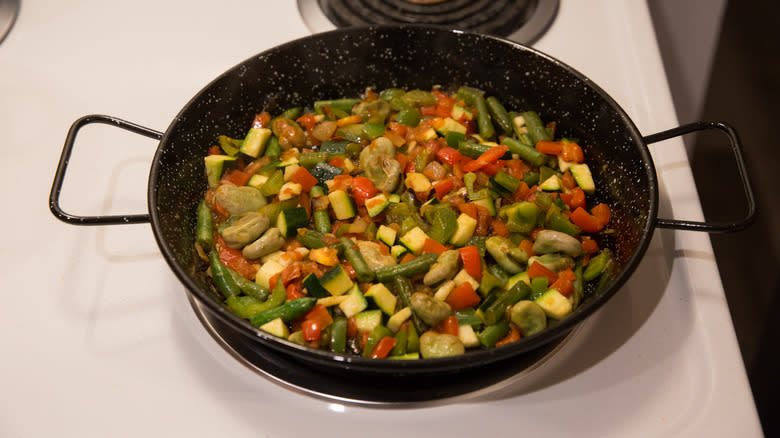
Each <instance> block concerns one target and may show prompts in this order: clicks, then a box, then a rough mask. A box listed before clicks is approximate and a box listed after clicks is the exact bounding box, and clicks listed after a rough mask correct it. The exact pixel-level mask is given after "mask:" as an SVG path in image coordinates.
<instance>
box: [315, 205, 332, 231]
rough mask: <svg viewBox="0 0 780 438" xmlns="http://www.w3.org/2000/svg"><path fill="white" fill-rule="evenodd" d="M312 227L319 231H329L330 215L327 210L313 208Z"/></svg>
mask: <svg viewBox="0 0 780 438" xmlns="http://www.w3.org/2000/svg"><path fill="white" fill-rule="evenodd" d="M312 216H313V217H314V228H315V229H316V230H317V231H319V232H320V233H329V232H330V228H331V223H330V215H329V214H328V210H314V211H313V212H312Z"/></svg>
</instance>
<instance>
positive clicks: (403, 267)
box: [376, 254, 438, 282]
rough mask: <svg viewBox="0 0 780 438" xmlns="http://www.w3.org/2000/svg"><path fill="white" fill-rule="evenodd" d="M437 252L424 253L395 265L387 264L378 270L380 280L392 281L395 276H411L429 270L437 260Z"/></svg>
mask: <svg viewBox="0 0 780 438" xmlns="http://www.w3.org/2000/svg"><path fill="white" fill-rule="evenodd" d="M437 258H438V256H437V255H436V254H423V255H421V256H419V257H417V258H415V259H414V260H410V261H408V262H406V263H401V264H400V265H395V266H385V267H383V268H379V269H377V270H376V278H377V280H379V281H382V282H385V281H390V280H392V279H393V277H411V276H414V275H417V274H422V273H423V272H425V271H427V270H428V268H430V267H431V265H433V264H434V263H435V262H436V259H437Z"/></svg>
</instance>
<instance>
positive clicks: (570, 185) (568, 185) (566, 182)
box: [561, 170, 582, 190]
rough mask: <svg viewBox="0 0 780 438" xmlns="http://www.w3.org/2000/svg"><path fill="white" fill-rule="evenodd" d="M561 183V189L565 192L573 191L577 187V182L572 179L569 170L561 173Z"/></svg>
mask: <svg viewBox="0 0 780 438" xmlns="http://www.w3.org/2000/svg"><path fill="white" fill-rule="evenodd" d="M561 182H562V183H563V187H564V188H565V189H566V190H573V189H574V188H575V187H577V181H576V180H575V179H574V176H572V174H571V172H570V171H569V170H566V172H563V175H562V176H561ZM580 190H582V189H580Z"/></svg>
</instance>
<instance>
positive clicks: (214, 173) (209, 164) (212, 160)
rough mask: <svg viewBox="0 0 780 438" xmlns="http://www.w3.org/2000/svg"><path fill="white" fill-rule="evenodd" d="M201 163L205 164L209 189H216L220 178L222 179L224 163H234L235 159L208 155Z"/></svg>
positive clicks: (228, 156) (226, 156) (227, 156)
mask: <svg viewBox="0 0 780 438" xmlns="http://www.w3.org/2000/svg"><path fill="white" fill-rule="evenodd" d="M203 161H204V162H205V164H206V178H208V181H209V187H216V186H218V185H219V180H220V178H222V171H223V169H224V167H225V162H226V161H236V157H231V156H230V155H209V156H207V157H206V158H204V159H203Z"/></svg>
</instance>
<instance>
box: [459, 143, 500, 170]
mask: <svg viewBox="0 0 780 438" xmlns="http://www.w3.org/2000/svg"><path fill="white" fill-rule="evenodd" d="M508 150H509V147H508V146H504V145H500V146H493V147H492V148H490V149H488V150H486V151H485V152H483V153H482V155H480V156H479V158H477V159H476V160H474V161H470V162H468V163H466V164H465V165H464V166H463V171H464V172H473V171H475V170H479V169H481V168H483V167H484V166H485V165H486V164H489V163H493V162H495V161H496V160H498V159H499V158H501V157H503V156H504V154H505V153H506V151H508Z"/></svg>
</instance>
